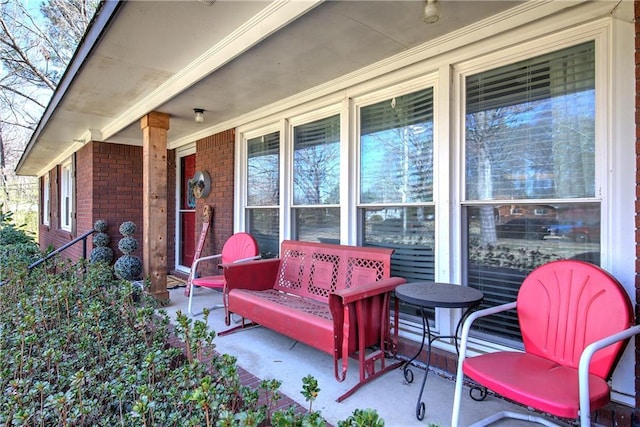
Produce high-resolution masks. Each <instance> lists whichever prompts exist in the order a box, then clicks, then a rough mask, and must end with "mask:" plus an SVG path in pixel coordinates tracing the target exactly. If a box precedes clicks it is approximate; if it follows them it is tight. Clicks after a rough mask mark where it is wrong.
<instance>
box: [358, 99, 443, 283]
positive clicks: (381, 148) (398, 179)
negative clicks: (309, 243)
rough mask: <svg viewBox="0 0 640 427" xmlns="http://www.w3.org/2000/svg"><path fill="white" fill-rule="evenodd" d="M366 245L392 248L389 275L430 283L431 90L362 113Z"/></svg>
mask: <svg viewBox="0 0 640 427" xmlns="http://www.w3.org/2000/svg"><path fill="white" fill-rule="evenodd" d="M359 161H360V221H361V232H360V234H361V236H362V242H363V244H365V245H371V246H385V247H393V248H394V249H395V253H394V256H393V262H392V273H393V274H394V275H397V276H401V277H404V278H406V279H407V280H409V281H413V280H433V279H434V275H433V273H434V253H435V251H434V231H435V230H434V224H435V211H434V206H433V185H434V180H433V88H426V89H423V90H420V91H417V92H413V93H410V94H407V95H402V96H396V97H392V98H389V99H385V100H383V101H380V102H377V103H375V104H372V105H368V106H363V107H362V108H361V109H360V154H359Z"/></svg>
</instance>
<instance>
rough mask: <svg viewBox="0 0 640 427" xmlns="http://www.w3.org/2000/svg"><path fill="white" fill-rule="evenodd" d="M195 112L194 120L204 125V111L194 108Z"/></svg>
mask: <svg viewBox="0 0 640 427" xmlns="http://www.w3.org/2000/svg"><path fill="white" fill-rule="evenodd" d="M193 112H194V114H195V116H194V118H193V120H194V121H195V122H196V123H202V122H204V110H203V109H202V108H194V109H193Z"/></svg>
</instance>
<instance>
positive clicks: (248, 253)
mask: <svg viewBox="0 0 640 427" xmlns="http://www.w3.org/2000/svg"><path fill="white" fill-rule="evenodd" d="M258 258H260V255H259V249H258V242H256V239H254V238H253V236H252V235H250V234H248V233H236V234H234V235H232V236H231V237H229V239H228V240H227V241H226V242H225V244H224V246H223V247H222V253H220V254H216V255H209V256H205V257H202V258H198V259H196V260H194V261H193V264H192V265H191V271H190V272H189V278H188V280H187V289H188V290H189V308H188V311H189V314H191V315H194V313H193V312H192V311H191V303H192V300H193V294H194V288H198V287H203V288H210V289H220V290H221V291H222V302H223V304H222V305H217V306H214V307H211V308H212V309H213V308H223V307H224V312H225V313H224V314H225V322H226V324H227V325H229V324H230V319H229V312H228V309H227V301H226V289H225V286H226V283H225V280H224V275H223V274H219V275H215V276H205V277H196V275H197V271H198V265H199V264H200V263H201V262H203V261H211V260H214V259H220V264H219V266H222V265H223V264H231V263H234V262H242V261H249V260H252V259H258ZM197 314H199V313H197Z"/></svg>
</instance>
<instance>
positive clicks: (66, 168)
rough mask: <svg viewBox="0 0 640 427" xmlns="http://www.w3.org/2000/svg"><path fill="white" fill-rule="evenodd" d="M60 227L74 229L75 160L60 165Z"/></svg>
mask: <svg viewBox="0 0 640 427" xmlns="http://www.w3.org/2000/svg"><path fill="white" fill-rule="evenodd" d="M60 175H61V176H60V228H61V229H63V230H66V231H72V223H73V162H72V161H71V159H69V160H67V161H66V162H65V163H63V164H62V165H61V166H60Z"/></svg>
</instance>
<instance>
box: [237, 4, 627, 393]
mask: <svg viewBox="0 0 640 427" xmlns="http://www.w3.org/2000/svg"><path fill="white" fill-rule="evenodd" d="M554 5H559V3H554ZM551 6H553V5H550V7H551ZM602 7H604V5H603V4H597V3H593V2H589V3H585V4H584V5H581V6H580V7H579V8H578V9H572V10H571V11H562V12H560V13H557V14H553V12H549V13H550V14H551V16H550V19H548V20H539V21H537V22H536V23H534V24H526V26H522V27H521V25H524V24H522V23H521V22H515V21H517V20H518V19H520V18H522V19H524V16H513V17H511V18H513V19H511V18H510V19H506V20H505V21H504V22H502V23H500V26H499V29H500V30H501V31H497V30H496V27H495V26H494V27H491V29H489V27H488V26H485V27H484V29H476V30H477V32H478V33H482V35H483V37H476V34H475V33H474V31H476V30H474V31H471V30H469V31H468V33H465V37H460V38H457V39H455V43H454V41H451V40H449V41H448V44H447V43H444V44H442V43H441V44H439V49H441V50H440V51H439V52H438V53H435V54H434V52H433V51H434V50H435V49H432V48H430V47H426V48H420V49H414V50H413V51H412V52H411V53H405V54H403V55H401V56H397V57H392V58H387V59H386V60H384V61H381V63H380V64H374V66H371V67H368V68H366V69H363V70H361V71H360V72H357V73H353V74H351V75H349V76H347V77H348V78H347V77H344V78H341V79H338V80H336V81H333V82H327V83H325V84H323V85H321V86H319V87H318V88H316V89H315V90H309V91H306V92H304V93H303V94H296V95H295V97H291V98H287V99H285V100H283V101H282V103H279V104H274V105H273V106H272V108H270V109H269V110H268V111H266V110H262V111H256V112H253V113H250V114H247V115H245V116H243V117H242V118H240V119H239V123H238V125H240V126H241V127H240V128H238V130H239V132H237V135H238V136H237V142H238V143H237V144H236V150H237V151H236V154H237V155H236V171H238V173H237V174H236V186H235V188H236V192H237V193H236V198H235V203H236V207H237V208H238V209H236V210H235V212H236V213H235V216H236V217H235V225H236V228H238V230H237V231H240V230H241V229H242V228H243V226H244V207H245V206H244V203H245V202H244V201H245V198H244V196H243V195H244V193H243V191H244V190H242V189H243V188H246V181H245V180H244V178H243V176H244V174H245V173H246V164H244V163H245V160H244V157H245V156H246V151H243V150H246V148H245V147H243V144H242V141H243V140H244V139H246V138H245V137H244V136H242V134H241V132H242V131H245V132H251V131H253V130H255V129H257V127H258V126H264V127H265V128H266V127H267V125H266V123H270V124H274V123H279V126H280V131H281V144H282V148H281V150H282V151H281V153H282V156H281V180H282V181H281V187H280V188H281V198H282V200H281V203H280V208H281V212H280V218H281V222H280V227H281V233H280V237H281V238H285V239H286V238H289V232H290V215H289V214H288V212H290V209H291V194H290V193H291V188H290V184H289V181H290V178H291V177H290V171H289V170H288V169H286V168H291V167H292V166H291V157H292V153H291V152H290V145H291V143H290V140H291V132H292V126H293V125H294V124H299V123H301V122H302V121H301V119H300V117H301V115H302V114H305V113H307V114H310V115H316V116H317V114H314V113H317V112H318V111H320V110H322V109H324V108H326V107H327V105H328V103H331V102H342V108H343V110H342V121H341V123H342V124H343V126H342V127H341V132H347V138H348V141H342V146H343V148H344V151H343V152H342V153H343V155H346V156H347V159H342V158H341V165H342V168H347V169H348V170H347V171H346V172H345V174H344V175H343V177H344V176H346V177H347V178H348V179H347V181H348V185H347V186H346V187H348V189H349V191H351V193H349V194H346V193H345V192H346V191H347V188H345V189H343V192H342V193H343V194H341V199H340V201H341V213H342V214H343V215H348V218H346V219H345V220H344V221H343V222H342V223H341V240H342V241H343V242H345V243H349V244H355V243H356V241H357V240H356V235H357V226H356V222H357V221H356V220H355V217H356V216H357V214H356V213H355V212H356V211H357V209H355V208H354V206H356V195H357V192H356V191H357V185H358V182H359V181H358V177H357V171H358V165H357V163H356V160H355V153H356V144H357V140H358V138H357V129H356V127H357V120H356V111H357V109H356V104H357V102H356V101H359V102H362V100H363V99H367V98H368V97H371V96H373V95H372V94H373V93H375V92H376V91H378V92H383V91H385V90H386V88H388V87H392V86H394V85H401V84H409V85H411V83H412V82H413V80H414V79H420V78H422V77H423V76H425V75H427V74H429V73H434V72H435V73H437V75H438V79H437V83H436V85H435V86H434V96H437V97H438V102H437V103H436V104H435V105H434V115H435V114H437V115H438V119H437V120H436V121H435V123H434V125H436V126H438V128H437V130H436V129H434V179H437V180H438V182H439V183H442V182H446V183H447V185H446V186H445V187H442V186H440V185H439V186H438V187H437V188H436V189H434V202H435V205H436V207H437V211H436V221H437V225H436V245H438V255H439V256H438V258H437V259H436V263H437V264H436V280H442V281H448V282H451V283H460V280H461V272H460V263H461V260H460V254H461V244H462V235H461V220H462V218H461V205H462V203H463V197H462V195H463V193H462V189H463V184H464V182H463V180H464V176H463V175H461V172H462V170H463V169H462V166H461V163H460V159H462V148H461V144H462V142H461V141H462V139H463V136H464V131H463V130H461V126H463V122H462V120H461V117H462V114H463V111H462V110H461V109H462V108H463V106H464V95H463V94H462V93H461V89H460V88H461V83H462V82H461V80H460V79H461V73H471V71H472V70H474V69H475V70H480V69H490V68H494V67H496V66H498V64H499V63H501V62H502V63H506V62H515V61H517V60H518V59H526V58H531V57H534V56H537V55H540V54H543V53H545V52H550V51H555V50H559V49H561V48H562V47H567V46H570V45H575V44H578V43H580V42H582V41H587V40H595V41H596V67H597V68H596V91H597V93H596V150H597V152H596V158H597V159H598V163H597V164H596V194H595V197H594V198H590V199H589V200H598V201H600V202H601V206H602V218H603V221H602V225H603V228H602V242H601V246H602V258H601V261H602V266H603V267H604V268H605V269H607V270H609V271H610V272H611V273H612V274H614V276H616V277H617V278H618V279H619V280H620V281H621V283H622V284H623V285H624V286H625V288H626V289H627V291H628V293H629V295H630V296H631V298H632V300H635V278H634V271H635V269H634V263H635V258H634V256H633V254H634V252H633V250H631V249H632V248H633V247H634V244H635V243H634V240H633V236H634V232H633V230H634V219H633V214H634V212H635V211H634V209H633V206H634V194H635V190H634V187H633V185H634V184H633V183H634V182H635V181H634V177H633V173H634V172H633V171H634V170H635V165H634V163H633V162H634V161H635V160H634V158H633V156H629V155H628V150H629V149H632V148H633V147H635V140H634V136H635V131H634V130H633V114H634V108H633V105H634V94H635V92H634V91H633V86H632V84H633V81H634V61H633V58H634V57H633V49H634V45H633V44H634V38H633V34H634V32H633V31H634V27H633V23H631V22H627V21H623V20H620V19H618V18H616V17H615V15H614V17H613V18H602V19H600V17H602V16H604V15H603V14H602V13H601V8H602ZM529 22H533V21H531V20H529ZM486 31H491V32H492V33H493V34H495V35H488V34H486V33H485V32H486ZM463 39H465V40H466V42H464V43H463ZM471 39H473V42H471V41H470V40H471ZM614 42H615V43H614ZM621 42H623V43H621ZM454 44H455V46H454ZM523 52H525V53H526V55H523V54H522V53H523ZM469 58H476V59H472V60H470V59H469ZM373 70H375V71H373ZM613 76H615V78H614V77H613ZM294 98H295V99H296V100H301V101H300V102H299V103H296V102H295V101H293V100H294ZM315 109H317V110H315ZM310 111H313V112H314V113H308V112H310ZM320 116H322V115H320ZM308 120H309V121H310V120H311V118H309V119H308ZM290 121H291V123H290ZM347 126H348V129H347ZM342 135H345V134H344V133H343V134H342ZM345 153H346V154H345ZM343 182H344V181H343ZM345 201H346V204H347V205H346V206H345V205H344V204H345ZM612 218H613V219H615V221H612V220H611V219H612ZM345 222H346V223H347V224H349V228H348V229H347V228H346V227H345V228H343V225H344V224H345ZM345 233H346V236H345ZM445 311H447V313H443V314H442V315H438V316H437V323H438V325H437V326H438V328H441V329H442V331H443V332H444V331H446V329H447V327H449V329H451V327H452V325H453V324H454V323H455V320H456V319H457V314H456V313H454V310H445ZM403 335H405V334H403ZM407 336H408V337H410V338H412V339H416V338H415V336H413V335H410V336H409V335H407ZM474 341H475V340H474ZM475 344H476V345H474V348H475V349H476V350H477V351H490V350H491V349H496V348H502V346H498V345H495V344H492V343H487V342H476V343H475ZM434 346H435V347H440V348H445V349H446V350H448V351H453V346H452V345H451V344H447V343H441V342H439V341H436V342H434ZM633 369H634V354H633V346H632V345H631V346H628V348H627V351H626V352H625V355H624V356H623V358H622V360H621V361H620V363H619V365H618V369H617V370H616V372H615V374H614V377H613V386H614V392H613V397H614V399H615V400H616V401H619V402H623V403H625V404H629V403H631V404H633V401H632V399H633V390H634V384H633V378H634V376H633ZM625 377H626V380H627V381H625V379H624V378H625ZM629 381H630V382H629ZM629 396H631V397H629ZM630 399H631V400H630Z"/></svg>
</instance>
